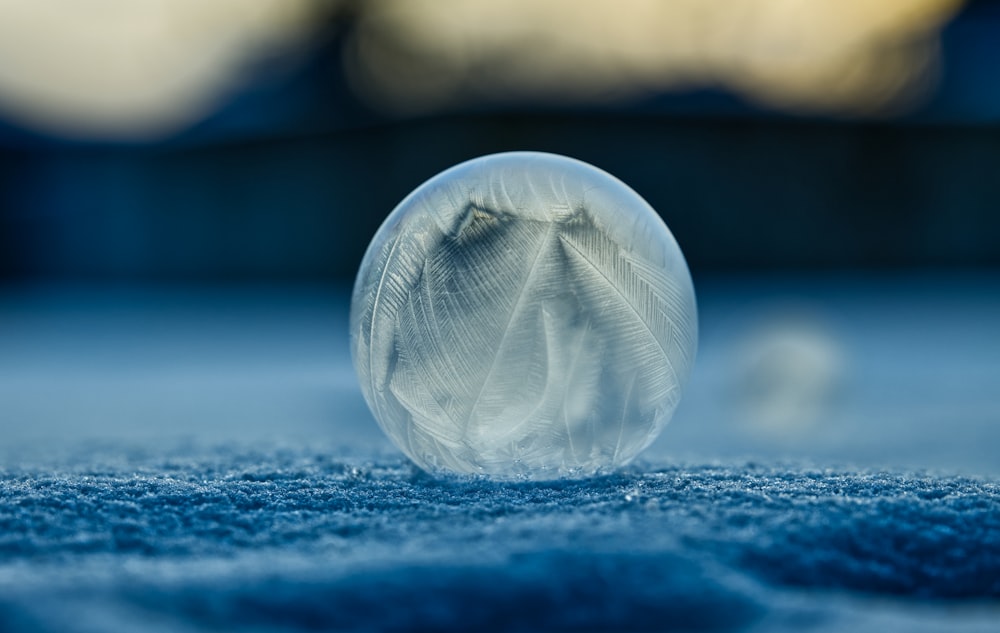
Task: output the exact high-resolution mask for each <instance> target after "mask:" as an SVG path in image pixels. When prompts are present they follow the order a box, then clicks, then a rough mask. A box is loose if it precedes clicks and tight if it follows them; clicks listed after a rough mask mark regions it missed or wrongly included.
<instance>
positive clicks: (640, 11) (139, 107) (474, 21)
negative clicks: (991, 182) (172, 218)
mask: <svg viewBox="0 0 1000 633" xmlns="http://www.w3.org/2000/svg"><path fill="white" fill-rule="evenodd" d="M960 4H961V0H615V1H601V0H502V1H498V0H366V1H364V2H361V3H356V6H354V8H353V9H352V13H353V14H354V15H356V18H357V20H356V23H355V28H354V29H353V31H352V32H351V35H350V36H349V38H348V41H347V43H346V45H347V50H346V53H347V54H346V59H347V67H346V71H347V74H348V77H349V79H350V81H351V83H352V85H353V86H354V88H355V89H356V90H357V91H358V93H359V94H360V95H361V96H362V97H363V98H364V99H366V100H367V101H369V102H370V103H372V104H373V105H375V106H377V107H379V108H382V109H384V110H386V111H389V112H395V113H404V114H406V113H427V112H433V111H436V110H439V109H441V108H448V107H454V106H456V105H461V104H465V103H475V102H484V101H485V102H496V101H498V100H499V101H505V100H524V99H528V100H532V101H538V102H556V103H561V102H567V103H581V102H583V103H591V102H608V101H614V100H627V99H633V98H636V97H640V96H642V95H644V94H648V93H656V92H662V91H664V90H675V89H677V90H679V89H687V88H696V87H707V86H717V87H722V88H725V89H729V90H732V91H734V92H735V93H737V94H740V95H743V96H744V97H746V98H747V99H749V100H752V101H755V102H758V103H761V104H764V105H767V106H769V107H773V108H777V109H779V110H786V111H793V112H805V113H811V112H818V113H834V114H883V113H887V112H889V113H891V112H893V111H895V110H898V109H900V108H905V107H906V106H907V105H909V104H911V103H913V100H914V99H915V97H917V96H919V95H920V94H922V91H924V90H925V89H926V88H927V87H928V86H929V85H931V84H932V83H933V79H934V70H935V66H936V59H937V32H938V29H939V28H940V27H941V25H942V24H943V23H944V22H945V21H946V20H948V19H949V18H950V17H951V16H952V15H953V14H954V13H955V11H956V10H957V9H958V7H959V6H960ZM341 8H342V4H341V3H339V2H337V1H336V0H0V115H2V116H3V117H4V118H6V119H8V120H12V121H16V122H18V123H20V124H22V125H25V126H28V127H34V128H38V129H43V130H47V131H49V132H54V133H57V134H64V135H67V136H95V135H96V136H110V137H118V136H124V137H156V136H163V135H166V134H170V133H172V132H174V131H177V130H180V129H183V128H184V127H185V126H187V125H189V124H191V123H193V122H195V121H197V120H198V119H199V118H201V117H203V116H205V115H206V114H208V113H210V112H211V110H212V108H213V106H215V105H216V104H217V103H218V101H219V99H220V98H222V97H223V96H224V95H225V94H226V93H227V91H228V90H230V89H231V88H232V86H233V85H234V84H236V83H237V82H238V81H239V80H240V79H241V78H242V76H243V74H244V73H245V72H246V71H247V68H248V66H250V65H252V63H253V62H254V60H256V59H257V58H259V57H260V56H262V55H264V56H266V55H267V54H268V51H273V50H275V48H278V49H282V50H287V47H288V46H289V45H292V44H296V43H302V42H305V41H307V40H308V38H309V36H310V34H312V33H313V32H314V31H315V27H317V26H318V25H320V24H321V23H322V20H324V19H326V18H327V17H329V16H331V15H336V14H337V12H338V11H339V9H341Z"/></svg>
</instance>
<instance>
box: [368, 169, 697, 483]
mask: <svg viewBox="0 0 1000 633" xmlns="http://www.w3.org/2000/svg"><path fill="white" fill-rule="evenodd" d="M697 335H698V321H697V310H696V307H695V297H694V289H693V287H692V284H691V276H690V273H689V272H688V269H687V264H686V263H685V261H684V256H683V255H682V254H681V251H680V248H679V247H678V246H677V242H676V241H674V238H673V236H672V235H671V233H670V231H669V230H668V229H667V227H666V225H664V223H663V221H662V220H661V219H660V218H659V216H657V214H656V212H655V211H653V209H652V208H651V207H650V206H649V205H648V204H647V203H646V202H645V201H644V200H643V199H642V198H641V197H639V195H638V194H637V193H635V192H634V191H632V189H630V188H629V187H628V186H626V185H625V184H624V183H622V182H621V181H619V180H618V179H616V178H614V177H613V176H611V175H610V174H608V173H606V172H604V171H601V170H600V169H597V168H596V167H593V166H591V165H588V164H586V163H583V162H580V161H577V160H573V159H571V158H566V157H563V156H557V155H554V154H542V153H536V152H511V153H505V154H494V155H490V156H484V157H481V158H477V159H474V160H470V161H468V162H465V163H462V164H460V165H457V166H455V167H452V168H451V169H448V170H446V171H444V172H442V173H441V174H438V175H437V176H435V177H434V178H431V179H430V180H429V181H427V182H425V183H424V184H423V185H421V186H420V187H418V188H417V189H416V190H415V191H414V192H413V193H411V194H410V195H409V196H407V198H406V199H405V200H403V201H402V202H401V203H400V204H399V206H398V207H396V209H395V210H394V211H393V212H392V214H391V215H389V217H388V218H387V219H386V221H385V223H384V224H383V225H382V227H381V228H380V229H379V231H378V233H377V234H376V235H375V238H374V239H373V240H372V243H371V245H370V246H369V247H368V251H367V253H366V254H365V257H364V260H363V262H362V264H361V270H360V271H359V272H358V278H357V282H356V284H355V286H354V295H353V297H352V301H351V353H352V357H353V360H354V366H355V369H356V370H357V373H358V378H359V379H360V382H361V388H362V390H363V392H364V395H365V399H366V400H367V401H368V405H369V406H370V407H371V409H372V412H373V413H374V415H375V418H376V419H377V420H378V423H379V425H380V426H381V427H382V429H383V430H384V431H385V432H386V434H388V436H389V437H390V438H391V439H392V441H393V442H395V444H396V445H397V446H398V447H399V448H400V449H401V450H402V451H403V452H404V453H406V455H407V456H409V457H410V459H412V460H413V461H414V462H416V463H417V464H418V465H419V466H420V467H422V468H424V469H425V470H428V471H431V472H434V471H452V472H457V473H474V474H484V475H489V476H493V477H499V478H522V477H523V478H531V479H551V478H556V477H562V476H580V475H589V474H594V473H598V472H605V471H608V470H611V469H614V468H615V467H618V466H620V465H622V464H625V463H626V462H628V461H629V460H631V459H632V458H634V457H635V456H636V455H637V454H639V452H640V451H642V450H643V449H644V448H645V447H647V446H648V445H649V444H650V443H651V442H652V441H653V440H654V439H655V438H656V436H657V435H658V434H659V432H660V431H661V430H662V428H663V426H664V425H665V424H666V423H667V421H668V420H669V419H670V417H671V416H672V415H673V412H674V409H675V408H676V407H677V403H678V401H679V400H680V397H681V391H682V389H683V387H684V384H685V382H686V380H687V377H688V374H689V371H690V369H691V363H692V361H693V359H694V355H695V348H696V345H697Z"/></svg>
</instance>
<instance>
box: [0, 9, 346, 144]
mask: <svg viewBox="0 0 1000 633" xmlns="http://www.w3.org/2000/svg"><path fill="white" fill-rule="evenodd" d="M330 5H331V3H329V2H317V0H251V1H246V0H212V1H211V2H203V1H201V0H137V1H133V2H130V1H127V0H45V1H42V2H35V1H33V0H0V114H2V115H3V116H4V117H6V118H9V119H11V120H13V121H16V122H18V123H20V124H21V125H24V126H27V127H29V128H34V129H38V130H42V131H45V132H48V133H53V134H57V135H62V136H67V137H95V136H96V137H103V138H120V137H126V138H155V137H160V136H165V135H168V134H170V133H173V132H176V131H178V130H180V129H183V128H184V127H186V126H187V125H190V124H191V123H193V122H195V121H197V120H198V119H199V118H201V117H203V116H205V115H206V114H207V113H209V112H210V111H211V110H212V108H213V107H214V106H216V105H217V102H218V100H219V99H220V98H221V97H223V96H224V95H225V94H226V92H227V91H228V90H229V89H230V88H231V87H232V86H233V85H234V83H236V82H237V81H238V79H239V78H240V77H241V75H242V73H244V72H246V71H247V70H248V68H249V67H250V66H251V65H252V62H253V61H254V60H255V59H258V58H260V57H262V56H264V55H266V53H267V51H268V50H271V49H274V48H276V47H288V46H291V45H294V44H295V43H296V42H298V41H299V40H302V39H303V38H304V37H305V36H306V35H307V33H308V32H309V30H310V26H311V25H312V24H313V23H314V19H315V17H316V16H317V15H318V14H319V12H320V10H321V9H326V8H328V7H329V6H330Z"/></svg>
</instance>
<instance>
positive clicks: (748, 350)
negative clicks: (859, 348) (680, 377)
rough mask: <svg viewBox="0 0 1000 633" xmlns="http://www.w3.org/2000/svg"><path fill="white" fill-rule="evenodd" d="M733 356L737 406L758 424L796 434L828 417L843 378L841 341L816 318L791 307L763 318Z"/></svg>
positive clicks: (766, 430)
mask: <svg viewBox="0 0 1000 633" xmlns="http://www.w3.org/2000/svg"><path fill="white" fill-rule="evenodd" d="M737 349H738V351H737V353H736V356H735V358H734V359H733V360H734V362H733V371H734V373H733V384H732V385H731V386H732V393H733V394H734V396H735V399H736V404H737V410H738V411H739V412H740V414H741V417H743V419H744V420H746V421H747V422H749V423H750V424H752V425H753V426H754V427H755V428H756V429H757V430H759V431H761V432H763V433H766V434H773V435H783V434H792V435H794V434H797V433H799V432H802V431H807V430H809V429H810V428H811V427H813V426H814V425H815V424H816V423H817V422H820V421H821V420H823V419H827V418H829V417H830V416H829V415H828V414H829V412H830V409H831V407H832V406H833V403H834V400H835V396H836V392H837V390H838V388H839V387H840V385H841V383H842V382H843V376H844V373H845V366H846V358H845V354H844V352H843V345H842V344H841V343H840V342H839V341H838V340H837V339H836V337H835V335H834V333H833V331H832V330H830V329H829V328H828V327H827V326H826V325H825V324H824V323H823V322H822V321H821V320H819V319H817V318H814V317H810V316H805V315H802V314H795V313H782V314H775V315H772V316H771V317H769V318H767V319H764V320H762V321H761V322H760V323H758V324H757V325H756V326H755V327H754V328H752V329H751V330H749V331H748V332H747V333H746V334H745V335H744V337H743V341H742V342H741V343H740V344H739V346H738V347H737Z"/></svg>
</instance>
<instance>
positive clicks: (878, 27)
mask: <svg viewBox="0 0 1000 633" xmlns="http://www.w3.org/2000/svg"><path fill="white" fill-rule="evenodd" d="M997 60H1000V2H994V1H987V0H966V1H964V2H963V1H962V0H881V1H880V2H872V1H870V0H836V1H834V0H829V1H828V0H811V1H807V0H740V1H739V2H724V1H722V0H718V1H706V0H675V1H672V2H662V1H658V0H621V1H617V2H598V1H594V2H583V3H581V2H575V1H573V0H510V1H508V2H492V1H489V0H452V1H450V2H435V1H433V0H365V1H362V0H356V1H349V0H213V2H202V1H200V0H142V1H135V0H133V1H129V2H126V1H125V0H43V1H39V0H0V442H3V444H4V446H5V447H6V448H7V450H8V453H9V455H20V454H22V453H23V451H26V450H30V448H31V447H35V449H37V448H38V447H39V446H46V445H47V443H48V442H55V441H65V442H69V443H70V444H74V443H79V442H83V441H111V440H114V441H121V440H122V439H123V438H125V439H127V440H129V441H134V442H139V443H142V442H149V441H151V440H152V439H156V440H157V441H159V440H161V439H164V438H170V439H173V440H178V439H180V440H184V441H195V442H219V443H227V442H233V441H244V440H250V441H256V440H265V439H267V440H269V441H270V440H273V439H275V438H277V439H279V440H281V441H299V440H302V439H305V440H309V441H312V440H317V439H318V438H319V439H323V441H329V442H331V443H332V444H336V445H338V446H342V447H346V448H345V449H344V450H386V451H389V450H391V449H389V448H388V447H387V445H385V444H384V440H382V439H381V436H380V435H379V432H378V430H377V428H375V425H374V422H373V421H372V419H371V416H370V414H369V413H368V412H367V409H366V408H365V405H364V402H363V401H362V400H361V396H360V392H359V391H358V389H357V386H356V383H355V382H354V380H355V379H354V377H353V372H352V370H351V367H350V361H349V358H348V356H347V323H346V314H347V307H348V305H347V302H348V294H347V293H348V291H349V288H350V284H351V283H352V281H353V276H354V274H355V272H356V270H357V266H358V264H359V261H360V258H361V256H362V254H363V252H364V249H365V247H366V246H367V244H368V241H369V240H370V238H371V236H372V235H373V234H374V232H375V230H376V229H377V227H378V226H379V224H380V223H381V221H382V220H383V219H384V218H385V216H386V215H387V214H388V213H389V211H391V210H392V208H393V207H394V206H395V204H396V203H397V202H399V201H400V200H401V199H402V198H403V197H404V196H405V195H406V194H407V193H409V191H411V190H412V189H413V188H415V187H416V186H417V185H419V184H420V183H421V182H423V181H424V180H426V179H427V178H429V177H430V176H432V175H434V174H435V173H437V172H438V171H440V170H442V169H444V168H446V167H449V166H451V165H453V164H455V163H458V162H460V161H462V160H466V159H469V158H472V157H475V156H479V155H482V154H487V153H491V152H498V151H505V150H541V151H550V152H556V153H561V154H566V155H569V156H573V157H576V158H579V159H582V160H584V161H587V162H590V163H592V164H594V165H596V166H598V167H601V168H603V169H605V170H607V171H609V172H611V173H613V174H615V175H616V176H618V177H619V178H621V179H622V180H623V181H625V182H626V183H628V184H629V185H630V186H632V187H633V188H634V189H635V190H636V191H638V192H639V193H640V194H641V195H642V196H643V197H645V198H646V199H647V200H648V201H649V202H650V204H651V205H652V206H653V207H654V208H656V209H657V210H658V211H659V212H660V213H661V215H662V216H663V217H664V219H665V220H666V222H667V223H668V225H669V226H670V228H671V230H672V231H673V232H674V234H675V236H676V237H677V239H678V241H679V242H680V244H681V246H682V248H683V250H684V252H685V254H686V256H687V258H688V262H689V265H690V267H691V269H692V272H693V274H694V277H695V282H696V287H697V289H698V293H699V299H700V305H701V316H702V342H701V357H700V359H699V364H698V369H697V370H696V372H695V376H694V377H693V379H692V382H691V385H690V389H689V393H688V395H687V396H685V400H684V402H683V403H682V405H681V409H680V410H679V412H678V414H677V417H676V419H675V421H674V422H673V423H672V424H671V426H670V427H668V430H667V431H666V432H665V433H664V436H663V437H662V438H661V440H660V441H659V442H657V444H656V445H655V446H654V449H653V450H652V451H651V453H650V457H651V458H652V459H660V458H663V459H666V458H671V459H681V458H683V459H697V460H713V459H722V460H725V459H736V458H740V459H743V458H750V459H756V458H760V459H803V460H818V461H826V462H837V463H847V464H857V465H862V466H873V467H880V466H906V467H913V468H930V469H945V470H958V471H965V472H972V473H990V474H996V473H1000V453H998V451H997V450H996V447H997V446H1000V335H998V332H997V324H998V323H1000V275H998V274H997V266H998V265H1000V214H998V213H997V210H998V209H1000V75H998V69H997ZM295 438H298V440H296V439H295ZM359 447H363V449H362V448H359ZM13 458H14V457H8V459H13Z"/></svg>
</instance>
